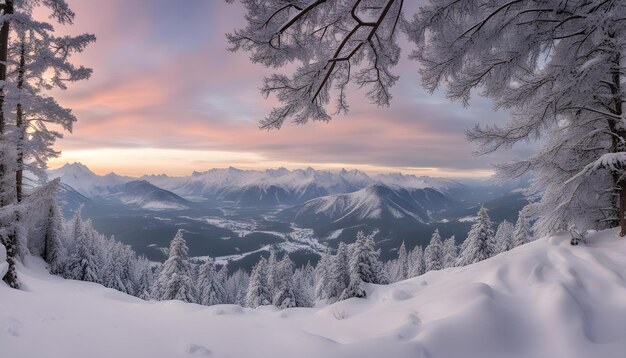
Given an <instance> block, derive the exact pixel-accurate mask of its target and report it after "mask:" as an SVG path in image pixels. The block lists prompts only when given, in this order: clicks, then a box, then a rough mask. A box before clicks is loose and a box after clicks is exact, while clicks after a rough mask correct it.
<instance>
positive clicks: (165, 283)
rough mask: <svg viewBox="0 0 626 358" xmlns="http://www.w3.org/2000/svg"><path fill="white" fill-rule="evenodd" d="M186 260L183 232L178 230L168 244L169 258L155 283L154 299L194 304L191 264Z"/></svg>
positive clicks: (187, 250) (187, 249)
mask: <svg viewBox="0 0 626 358" xmlns="http://www.w3.org/2000/svg"><path fill="white" fill-rule="evenodd" d="M188 258H189V248H188V247H187V243H186V242H185V239H184V238H183V231H182V230H178V232H177V233H176V236H174V239H172V242H171V243H170V249H169V256H168V258H167V260H166V261H165V262H164V263H163V268H162V270H161V273H160V274H159V278H158V279H157V281H156V283H155V291H154V292H153V298H154V299H156V300H181V301H185V302H195V295H194V285H193V281H192V279H191V264H190V263H189V260H188Z"/></svg>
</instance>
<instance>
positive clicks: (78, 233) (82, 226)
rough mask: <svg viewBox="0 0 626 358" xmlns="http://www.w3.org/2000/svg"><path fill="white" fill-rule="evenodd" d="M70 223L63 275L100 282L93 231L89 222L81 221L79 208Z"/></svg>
mask: <svg viewBox="0 0 626 358" xmlns="http://www.w3.org/2000/svg"><path fill="white" fill-rule="evenodd" d="M70 225H71V226H70V230H71V231H70V233H71V239H70V240H71V241H70V249H69V255H68V259H67V262H66V263H65V274H64V276H65V277H66V278H69V279H74V280H80V281H87V282H100V279H99V277H98V268H99V266H98V264H97V258H96V255H95V247H94V246H95V243H94V240H93V233H92V232H91V231H90V224H89V223H87V222H83V220H82V218H81V213H80V209H79V210H77V211H76V213H75V214H74V217H73V219H72V221H71V222H70Z"/></svg>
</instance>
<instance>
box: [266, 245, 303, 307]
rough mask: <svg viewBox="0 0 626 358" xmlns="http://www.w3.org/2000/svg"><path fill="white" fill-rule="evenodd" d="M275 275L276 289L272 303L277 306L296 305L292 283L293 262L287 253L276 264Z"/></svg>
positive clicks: (295, 294) (295, 295)
mask: <svg viewBox="0 0 626 358" xmlns="http://www.w3.org/2000/svg"><path fill="white" fill-rule="evenodd" d="M275 275H276V277H275V280H276V281H275V284H276V289H275V293H274V298H273V302H272V303H273V304H274V306H276V307H278V308H290V307H296V306H297V301H298V300H297V293H296V291H295V288H294V285H293V262H292V261H291V259H289V256H288V255H285V256H284V257H283V259H282V260H280V261H279V262H278V263H277V264H276V271H275Z"/></svg>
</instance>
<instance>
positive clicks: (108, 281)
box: [100, 240, 131, 293]
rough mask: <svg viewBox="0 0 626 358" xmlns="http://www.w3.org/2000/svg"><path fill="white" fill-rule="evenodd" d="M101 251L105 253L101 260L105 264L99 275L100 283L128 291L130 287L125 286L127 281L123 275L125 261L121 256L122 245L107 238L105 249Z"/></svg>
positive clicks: (122, 253)
mask: <svg viewBox="0 0 626 358" xmlns="http://www.w3.org/2000/svg"><path fill="white" fill-rule="evenodd" d="M103 251H104V252H105V253H106V254H107V255H105V259H104V260H103V261H105V262H106V264H105V266H104V268H103V270H102V271H101V275H100V276H101V277H100V280H101V282H102V284H103V285H104V286H106V287H109V288H112V289H114V290H118V291H120V292H125V293H130V291H131V290H130V287H126V286H127V282H126V279H125V277H124V267H123V266H124V265H126V264H127V263H126V262H125V261H126V260H124V258H123V255H124V251H123V245H122V244H121V243H120V242H116V241H113V240H109V241H107V242H106V250H103Z"/></svg>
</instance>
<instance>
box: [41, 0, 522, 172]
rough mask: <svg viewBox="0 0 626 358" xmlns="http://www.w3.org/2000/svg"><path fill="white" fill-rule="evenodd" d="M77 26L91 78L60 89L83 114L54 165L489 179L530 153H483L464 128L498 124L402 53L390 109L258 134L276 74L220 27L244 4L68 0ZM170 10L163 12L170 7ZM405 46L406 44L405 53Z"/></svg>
mask: <svg viewBox="0 0 626 358" xmlns="http://www.w3.org/2000/svg"><path fill="white" fill-rule="evenodd" d="M68 2H69V3H70V4H71V5H72V6H73V9H74V10H75V12H76V14H77V18H76V23H75V25H74V26H72V27H66V28H63V29H62V31H67V32H69V33H73V34H77V33H81V32H92V33H95V34H96V36H97V37H98V41H97V43H96V44H94V45H92V46H91V47H90V48H88V49H87V51H86V52H85V53H84V54H81V55H80V56H77V57H76V59H75V62H76V63H79V64H83V65H85V66H89V67H92V68H93V69H94V75H93V77H92V79H91V80H89V81H87V82H83V83H78V84H75V85H72V86H71V87H70V89H69V90H67V91H65V92H55V93H54V95H55V97H57V98H58V99H59V101H60V102H61V103H62V104H64V105H65V106H68V107H70V108H73V109H74V111H75V113H76V115H77V117H78V119H79V121H78V123H77V125H76V127H75V130H74V133H73V134H67V135H66V136H65V138H64V139H62V140H60V141H59V143H58V146H57V147H58V149H61V150H62V151H63V154H62V156H61V157H60V158H58V159H55V160H53V161H52V162H51V163H50V166H51V167H56V166H60V165H62V164H63V163H65V162H74V161H80V162H83V163H84V164H86V165H88V166H89V167H91V168H92V169H94V170H95V171H97V172H99V173H105V172H110V171H115V172H117V173H120V174H129V175H140V174H145V173H167V174H173V175H184V174H189V173H191V172H192V171H193V170H199V171H201V170H207V169H209V168H212V167H226V166H231V165H232V166H237V167H242V168H267V167H278V166H285V167H288V168H295V167H306V166H309V165H310V166H313V167H316V168H329V169H337V168H341V167H346V168H357V169H363V170H367V171H370V172H375V171H378V172H382V171H384V172H389V171H401V172H405V173H416V174H426V175H434V176H484V175H488V174H489V173H490V170H491V168H490V163H492V162H500V161H503V160H508V159H511V158H513V157H518V156H526V155H528V153H529V148H519V149H517V150H514V151H512V152H508V153H499V154H496V155H491V156H488V157H480V158H477V157H475V156H473V155H472V151H473V149H474V148H473V147H472V145H471V144H468V143H466V142H465V139H464V131H465V130H466V129H467V128H469V127H471V126H472V125H473V124H474V123H475V122H477V121H482V122H489V123H497V122H498V121H503V120H504V119H505V118H506V116H507V113H504V112H492V111H491V109H490V106H491V105H490V103H489V102H488V101H487V100H484V99H481V98H476V99H474V100H473V101H472V105H471V107H469V108H463V107H462V106H461V105H460V104H453V103H450V102H448V101H447V100H446V99H445V97H444V96H443V95H442V94H440V93H436V94H434V95H430V94H427V93H426V92H425V91H423V90H422V89H421V88H420V86H419V78H418V75H417V64H416V63H414V62H411V61H408V60H406V59H403V61H402V62H401V64H400V65H399V66H398V68H397V69H396V73H397V74H399V75H400V76H401V80H400V81H399V83H398V84H397V85H396V87H395V88H394V89H393V94H394V100H393V103H392V107H391V108H376V107H375V106H372V105H370V104H368V103H367V101H366V100H365V99H363V98H362V97H361V95H362V93H360V92H355V93H353V94H352V95H351V98H350V99H351V108H352V111H351V113H350V114H349V115H347V116H339V117H337V118H335V119H334V120H333V121H331V122H330V123H309V124H307V125H305V126H296V125H292V124H289V125H286V126H285V127H284V128H283V129H281V130H280V131H271V132H267V131H261V130H259V129H258V121H259V120H260V119H262V118H263V117H264V115H265V114H267V113H268V111H269V110H270V108H271V106H272V101H271V100H264V99H263V98H262V97H261V95H260V94H259V91H258V87H259V86H260V84H261V79H262V78H263V76H264V75H267V74H269V73H271V71H269V70H267V69H264V68H262V67H260V66H257V65H253V64H250V63H249V62H248V59H247V56H246V54H245V53H230V52H228V51H227V50H226V48H227V47H228V44H227V42H226V39H225V36H224V34H225V33H226V32H228V31H231V30H233V29H234V28H236V27H237V26H238V24H241V21H242V13H241V11H240V9H239V7H238V6H235V5H227V4H225V3H224V2H223V1H217V0H187V1H182V2H178V3H177V5H176V6H175V7H172V4H171V2H165V1H163V0H107V1H84V0H69V1H68ZM164 9H167V11H164ZM408 50H409V49H407V50H405V51H404V55H405V57H406V53H408V52H409V51H408Z"/></svg>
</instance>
